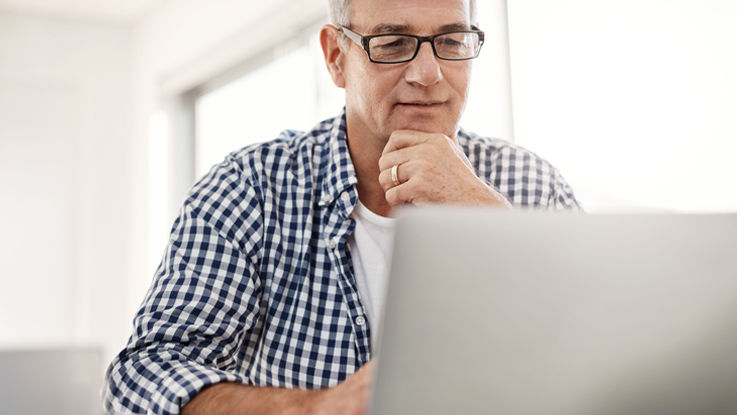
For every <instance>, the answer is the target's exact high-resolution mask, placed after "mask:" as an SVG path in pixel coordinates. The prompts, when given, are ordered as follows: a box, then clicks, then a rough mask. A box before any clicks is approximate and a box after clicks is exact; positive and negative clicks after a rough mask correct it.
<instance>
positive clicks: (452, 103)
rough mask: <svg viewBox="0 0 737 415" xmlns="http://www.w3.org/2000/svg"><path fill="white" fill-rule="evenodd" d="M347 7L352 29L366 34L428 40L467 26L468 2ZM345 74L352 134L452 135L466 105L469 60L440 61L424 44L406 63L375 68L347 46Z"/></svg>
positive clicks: (379, 0) (379, 1)
mask: <svg viewBox="0 0 737 415" xmlns="http://www.w3.org/2000/svg"><path fill="white" fill-rule="evenodd" d="M351 5H352V13H351V16H352V17H351V29H352V30H353V31H355V32H357V33H360V34H362V35H364V36H367V35H371V34H379V33H408V34H415V35H420V36H429V35H434V34H437V33H441V32H444V31H448V30H449V28H451V27H463V28H465V29H469V28H470V25H471V22H470V16H469V4H468V0H402V1H397V0H353V1H352V3H351ZM450 30H458V29H450ZM343 75H344V77H345V90H346V111H347V116H348V120H349V129H350V130H355V129H359V128H360V129H361V130H363V131H364V132H365V133H368V134H370V135H371V136H373V137H375V138H377V139H378V140H386V139H388V137H389V136H390V135H391V133H392V132H394V131H396V130H400V129H406V130H418V131H423V132H428V133H443V134H445V135H447V136H449V137H453V136H454V135H455V132H456V130H457V125H458V121H459V119H460V117H461V114H462V112H463V108H464V107H465V103H466V95H467V92H468V84H469V79H470V76H471V61H444V60H440V59H438V58H437V57H436V56H435V55H434V54H433V51H432V45H431V44H430V43H429V42H425V43H423V44H422V46H421V47H420V51H419V53H418V55H417V57H415V59H414V60H412V61H410V62H406V63H400V64H376V63H372V62H370V61H369V59H368V56H367V55H366V52H365V51H364V50H363V49H362V48H361V47H360V46H358V45H357V44H355V43H353V42H350V43H349V44H348V48H347V53H346V56H345V61H344V65H343Z"/></svg>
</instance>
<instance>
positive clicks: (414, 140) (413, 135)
mask: <svg viewBox="0 0 737 415" xmlns="http://www.w3.org/2000/svg"><path fill="white" fill-rule="evenodd" d="M443 137H445V136H443ZM434 139H437V134H428V133H423V132H420V131H413V130H397V131H394V132H393V133H392V134H391V135H390V136H389V141H387V143H386V145H385V146H384V151H383V152H382V154H386V153H391V152H392V151H396V150H399V149H402V148H405V147H410V146H414V145H417V144H422V143H426V142H428V141H431V140H434Z"/></svg>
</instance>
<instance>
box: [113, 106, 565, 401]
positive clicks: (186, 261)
mask: <svg viewBox="0 0 737 415" xmlns="http://www.w3.org/2000/svg"><path fill="white" fill-rule="evenodd" d="M458 141H459V143H460V145H461V146H462V148H463V150H464V151H465V153H466V154H467V156H468V158H469V160H470V161H471V163H472V165H473V166H475V169H476V172H477V175H478V176H479V177H480V178H482V179H483V180H485V181H486V182H487V183H488V184H490V185H491V186H493V187H494V188H495V189H497V190H498V191H500V192H501V193H503V194H504V195H506V196H507V197H508V199H509V200H510V201H511V202H512V203H513V204H514V205H516V206H518V207H535V208H543V209H578V208H579V206H578V202H577V201H576V199H575V198H574V196H573V193H572V191H571V189H570V188H569V186H568V185H567V184H566V182H565V181H564V180H563V178H562V177H561V175H560V174H559V173H558V171H557V170H556V169H555V168H554V167H552V166H551V165H550V164H549V163H547V162H546V161H544V160H542V159H541V158H539V157H538V156H536V155H535V154H533V153H531V152H529V151H527V150H524V149H522V148H519V147H517V146H514V145H512V144H510V143H508V142H505V141H502V140H497V139H488V138H481V137H478V136H475V135H472V134H469V133H466V132H464V131H463V130H461V131H460V132H459V134H458ZM356 182H357V179H356V175H355V171H354V168H353V164H352V162H351V159H350V155H349V152H348V146H347V142H346V128H345V113H343V114H341V115H340V116H338V117H336V118H334V119H328V120H326V121H323V122H322V123H320V124H318V125H317V126H316V127H315V128H314V129H313V130H312V131H309V132H307V133H302V132H295V131H285V132H283V133H282V134H281V135H280V136H279V137H278V138H277V139H276V140H274V141H271V142H267V143H263V144H257V145H252V146H249V147H246V148H244V149H242V150H240V151H237V152H234V153H232V154H230V155H229V156H228V157H227V158H226V159H225V160H224V161H223V162H222V163H220V164H218V165H216V166H214V167H213V168H212V169H211V170H210V172H209V173H208V174H207V175H205V176H204V177H203V178H202V179H201V180H200V181H199V182H198V183H197V184H196V185H195V186H194V188H193V189H192V190H191V192H190V194H189V196H188V198H187V200H186V201H185V203H184V206H183V207H182V209H181V211H180V212H179V216H178V218H177V219H176V221H175V222H174V225H173V227H172V230H171V237H170V240H169V243H168V246H167V248H166V251H165V254H164V258H163V260H162V262H161V265H160V266H159V268H158V270H157V272H156V276H155V278H154V281H153V284H152V286H151V288H150V289H149V291H148V293H147V294H146V297H145V299H144V302H143V304H142V305H141V308H140V310H139V311H138V313H137V315H136V317H135V319H134V322H133V323H134V332H133V334H132V336H131V337H130V339H129V340H128V344H127V346H126V347H125V349H124V350H123V351H122V352H120V353H119V354H118V356H117V357H116V358H115V359H114V360H113V362H112V363H111V364H110V366H109V368H108V371H107V382H106V385H105V388H104V391H103V394H104V407H105V409H106V411H108V412H112V413H156V414H176V413H179V409H180V407H181V406H183V405H184V404H186V403H187V402H188V401H189V400H190V399H192V398H193V397H194V396H195V395H196V394H197V392H198V391H200V390H201V389H203V388H204V387H206V386H208V385H211V384H214V383H218V382H223V381H230V382H241V383H244V384H249V385H257V386H273V387H283V388H308V389H316V388H324V387H329V386H333V385H336V384H337V383H339V382H340V381H342V380H343V379H345V378H346V377H347V376H349V375H350V374H352V373H354V372H355V371H356V370H358V369H359V368H360V367H361V366H362V365H363V364H364V363H366V362H367V361H368V360H369V359H370V358H371V349H370V339H371V337H370V333H369V325H368V324H367V317H366V313H365V311H364V308H363V306H362V305H361V302H360V300H359V295H358V289H357V286H356V282H355V280H354V276H353V263H352V260H351V256H350V252H349V251H348V239H349V237H350V236H351V234H352V233H353V230H354V225H355V223H354V221H353V219H351V217H350V214H351V212H352V210H353V208H354V207H355V206H356V202H357V200H358V192H357V190H356Z"/></svg>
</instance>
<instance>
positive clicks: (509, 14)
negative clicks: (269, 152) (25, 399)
mask: <svg viewBox="0 0 737 415" xmlns="http://www.w3.org/2000/svg"><path fill="white" fill-rule="evenodd" d="M479 6H480V8H481V9H480V23H481V27H482V28H483V29H484V30H485V31H486V32H487V39H488V40H487V43H486V44H485V46H484V49H483V51H482V57H481V58H479V59H478V61H477V62H476V64H475V65H476V66H475V71H474V79H473V90H472V95H471V97H470V102H469V104H468V108H467V113H466V115H465V116H464V120H463V124H464V125H465V126H466V127H467V128H468V129H470V130H474V131H476V132H478V133H481V134H485V135H489V136H496V137H501V138H505V139H508V140H513V141H515V142H517V143H518V144H521V145H523V146H525V147H528V148H530V149H531V150H533V151H535V152H537V153H538V154H540V155H542V156H543V157H545V158H547V159H549V160H550V161H552V162H553V163H554V164H555V165H556V166H557V167H558V168H559V169H560V170H561V171H562V173H563V175H564V176H565V177H566V178H567V179H568V181H569V182H570V183H571V184H572V185H573V187H574V189H575V190H576V192H577V194H578V196H579V199H580V200H581V201H582V203H583V204H584V206H585V207H586V208H587V209H588V210H589V211H592V212H597V211H611V210H616V211H632V210H637V211H641V210H666V211H681V212H712V211H737V192H735V190H734V189H735V185H734V182H735V179H737V163H735V162H734V161H733V159H734V155H735V154H737V144H736V143H737V140H736V139H737V77H736V75H735V74H737V48H735V47H734V40H735V39H737V25H735V24H734V22H735V21H737V4H736V3H735V2H734V1H731V0H699V1H695V0H692V1H684V0H636V1H635V0H620V1H616V2H614V1H600V0H566V1H549V0H510V1H509V5H508V7H507V4H506V2H504V1H502V0H494V1H490V0H479ZM325 20H326V9H325V2H324V1H323V0H300V1H299V2H295V1H290V0H277V1H269V2H263V1H251V0H218V1H213V0H208V1H205V0H137V1H126V2H120V1H114V0H58V1H55V2H49V1H45V0H0V177H2V178H3V180H2V181H0V206H2V215H0V229H1V231H0V235H2V236H0V282H1V283H2V287H3V289H2V290H0V349H3V348H38V347H48V346H58V345H61V346H63V345H79V346H89V345H92V346H96V347H100V348H101V349H102V350H103V351H104V354H105V357H106V359H107V360H109V359H111V358H112V356H113V355H114V354H115V353H116V352H117V351H118V350H120V348H122V347H123V345H124V343H125V340H126V338H127V336H128V334H129V332H130V329H131V319H132V318H133V315H134V313H135V310H136V308H137V307H138V305H139V304H140V302H141V300H142V299H143V296H144V294H145V291H146V289H147V288H148V285H149V284H150V282H151V278H152V276H153V272H154V270H155V268H156V265H157V263H158V261H159V260H160V257H161V254H162V252H163V249H164V246H165V243H166V240H167V237H168V229H169V227H170V225H171V222H172V220H173V217H174V215H175V213H176V211H177V209H178V207H179V205H180V204H181V202H182V199H183V198H184V195H185V194H186V192H187V189H188V188H189V187H190V186H191V185H192V183H193V182H194V180H196V178H197V177H199V176H201V175H202V174H203V172H204V171H206V170H207V169H208V168H209V166H210V165H212V164H213V163H216V162H218V161H219V160H221V159H222V158H223V157H224V156H225V154H227V153H228V152H230V151H233V150H236V149H238V148H240V147H242V146H244V145H247V144H249V143H252V142H258V141H264V140H268V139H270V138H272V137H274V136H275V134H277V133H278V132H279V131H280V130H282V129H285V128H294V129H306V128H309V127H310V126H311V125H313V124H315V123H316V122H317V121H319V120H320V119H322V118H325V117H329V116H333V115H335V114H337V113H338V112H339V111H340V108H341V106H342V100H341V91H340V90H338V89H336V88H335V87H333V86H332V85H331V84H330V82H329V80H328V79H327V77H326V75H325V72H324V67H323V64H322V62H321V60H320V59H321V56H320V52H319V49H318V47H317V43H316V40H315V33H316V31H317V28H319V26H320V24H321V23H323V22H325ZM507 24H508V26H507ZM507 28H508V29H509V30H507Z"/></svg>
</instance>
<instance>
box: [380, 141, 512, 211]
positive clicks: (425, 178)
mask: <svg viewBox="0 0 737 415" xmlns="http://www.w3.org/2000/svg"><path fill="white" fill-rule="evenodd" d="M395 165H396V166H398V168H397V179H398V180H399V183H400V184H399V185H396V184H395V183H394V181H393V179H392V167H394V166H395ZM379 170H380V171H381V173H380V174H379V183H380V184H381V187H382V188H383V189H384V192H385V197H386V201H387V202H388V203H389V205H391V206H392V207H394V206H399V205H402V204H406V203H410V204H434V203H445V204H460V205H493V206H500V207H506V208H511V207H512V205H511V204H510V203H509V202H508V201H507V200H506V199H505V198H504V196H502V195H501V194H500V193H499V192H497V191H496V190H494V189H492V188H491V187H489V186H488V185H486V184H485V183H484V182H483V181H482V180H481V179H479V178H478V177H476V174H475V172H474V171H473V167H472V166H471V163H470V162H469V160H468V158H467V157H466V155H465V154H463V151H462V150H461V149H460V147H459V146H458V143H457V142H456V141H455V140H453V139H451V138H449V137H447V136H445V135H443V134H428V133H423V132H419V131H410V130H398V131H395V132H394V133H392V135H391V137H389V141H388V142H387V144H386V147H384V152H383V153H382V156H381V158H380V159H379Z"/></svg>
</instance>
